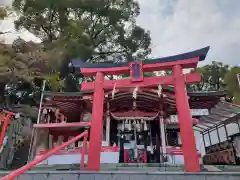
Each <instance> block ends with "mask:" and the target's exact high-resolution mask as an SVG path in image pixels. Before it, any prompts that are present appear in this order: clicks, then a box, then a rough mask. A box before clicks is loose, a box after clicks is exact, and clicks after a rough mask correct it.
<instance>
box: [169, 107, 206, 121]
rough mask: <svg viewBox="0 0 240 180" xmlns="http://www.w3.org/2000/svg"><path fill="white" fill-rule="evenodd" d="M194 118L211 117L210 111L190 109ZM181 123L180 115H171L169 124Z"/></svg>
mask: <svg viewBox="0 0 240 180" xmlns="http://www.w3.org/2000/svg"><path fill="white" fill-rule="evenodd" d="M190 112H191V115H192V116H207V115H209V111H208V109H190ZM178 122H179V119H178V115H171V116H170V118H169V119H168V123H170V124H177V123H178Z"/></svg>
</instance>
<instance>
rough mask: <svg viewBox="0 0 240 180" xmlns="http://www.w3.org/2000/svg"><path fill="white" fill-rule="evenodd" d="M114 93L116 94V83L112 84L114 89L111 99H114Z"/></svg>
mask: <svg viewBox="0 0 240 180" xmlns="http://www.w3.org/2000/svg"><path fill="white" fill-rule="evenodd" d="M115 92H116V83H115V84H114V87H113V90H112V99H114V95H115Z"/></svg>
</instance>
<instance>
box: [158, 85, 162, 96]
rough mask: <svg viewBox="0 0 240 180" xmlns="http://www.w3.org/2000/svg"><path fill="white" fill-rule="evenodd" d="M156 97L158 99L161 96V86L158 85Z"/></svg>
mask: <svg viewBox="0 0 240 180" xmlns="http://www.w3.org/2000/svg"><path fill="white" fill-rule="evenodd" d="M157 93H158V96H159V97H160V96H161V94H162V86H161V85H160V84H159V85H158V90H157Z"/></svg>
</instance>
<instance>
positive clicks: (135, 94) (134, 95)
mask: <svg viewBox="0 0 240 180" xmlns="http://www.w3.org/2000/svg"><path fill="white" fill-rule="evenodd" d="M137 92H138V87H137V86H136V87H135V89H134V91H133V98H134V99H137Z"/></svg>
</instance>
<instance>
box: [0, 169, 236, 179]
mask: <svg viewBox="0 0 240 180" xmlns="http://www.w3.org/2000/svg"><path fill="white" fill-rule="evenodd" d="M6 174H7V172H0V177H3V176H4V175H6ZM183 179H188V180H191V179H192V180H226V179H231V180H239V179H240V173H239V172H235V173H232V172H231V173H226V172H224V173H222V172H216V173H213V172H204V173H183V172H168V173H167V172H147V173H146V172H124V171H121V172H119V171H117V172H116V171H108V172H84V171H50V172H49V171H47V172H46V171H45V172H44V171H31V172H27V173H25V174H24V175H21V176H19V177H18V178H17V179H16V180H183Z"/></svg>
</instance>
